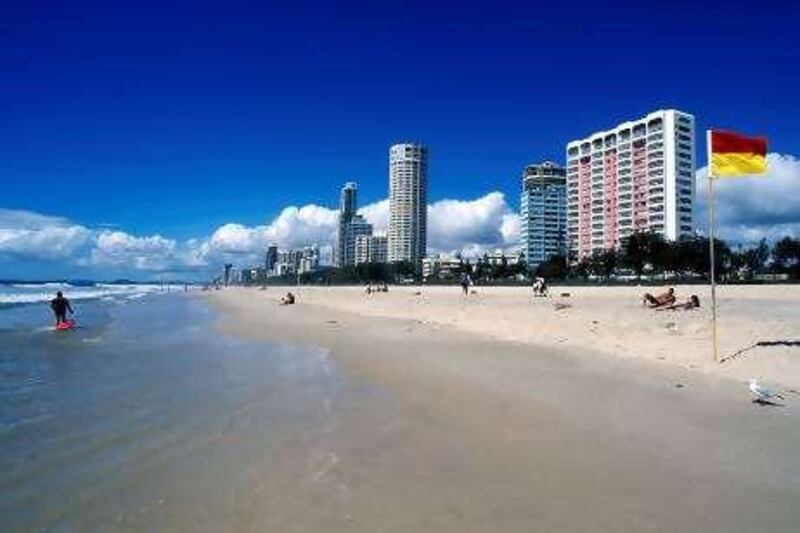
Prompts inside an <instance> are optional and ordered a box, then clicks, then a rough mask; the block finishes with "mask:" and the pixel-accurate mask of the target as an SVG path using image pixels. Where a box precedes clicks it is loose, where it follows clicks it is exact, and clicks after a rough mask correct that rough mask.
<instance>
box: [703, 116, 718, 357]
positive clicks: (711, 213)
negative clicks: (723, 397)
mask: <svg viewBox="0 0 800 533" xmlns="http://www.w3.org/2000/svg"><path fill="white" fill-rule="evenodd" d="M706 148H707V150H708V254H709V258H710V260H711V261H710V262H711V269H710V275H711V344H712V349H713V356H714V362H717V361H719V345H718V342H717V280H716V276H715V268H714V266H715V265H714V262H715V261H714V256H715V255H716V254H714V175H713V174H712V172H713V166H712V164H711V159H712V158H711V153H712V150H711V130H706Z"/></svg>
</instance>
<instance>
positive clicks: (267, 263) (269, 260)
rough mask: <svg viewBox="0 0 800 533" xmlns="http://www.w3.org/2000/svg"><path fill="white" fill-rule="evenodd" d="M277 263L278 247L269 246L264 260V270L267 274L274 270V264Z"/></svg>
mask: <svg viewBox="0 0 800 533" xmlns="http://www.w3.org/2000/svg"><path fill="white" fill-rule="evenodd" d="M277 262H278V247H277V246H275V245H270V246H268V247H267V253H266V257H265V258H264V269H265V270H266V271H267V274H269V273H270V272H272V271H274V270H275V264H276V263H277Z"/></svg>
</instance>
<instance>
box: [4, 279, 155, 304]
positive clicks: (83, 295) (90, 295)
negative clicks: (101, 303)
mask: <svg viewBox="0 0 800 533" xmlns="http://www.w3.org/2000/svg"><path fill="white" fill-rule="evenodd" d="M45 289H46V290H45ZM54 289H60V290H62V291H63V292H64V293H65V294H64V295H65V296H66V297H67V298H69V299H70V300H73V301H79V300H92V299H98V298H102V299H116V298H125V297H127V298H141V297H142V296H145V295H146V294H149V293H152V292H157V291H158V290H159V286H158V285H108V284H97V285H94V286H88V287H72V286H71V285H66V284H62V283H45V284H41V285H27V284H26V285H23V284H18V285H0V304H32V303H40V302H49V301H50V300H52V299H53V297H54V296H55V294H54V293H55V291H54Z"/></svg>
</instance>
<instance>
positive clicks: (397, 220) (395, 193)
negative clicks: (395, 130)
mask: <svg viewBox="0 0 800 533" xmlns="http://www.w3.org/2000/svg"><path fill="white" fill-rule="evenodd" d="M427 230H428V149H427V148H426V147H425V146H422V145H420V144H412V143H400V144H395V145H394V146H392V147H391V148H390V149H389V232H388V233H389V234H388V244H389V250H388V255H389V261H390V262H398V261H409V262H411V263H414V264H420V261H421V260H422V258H423V257H425V254H426V251H427Z"/></svg>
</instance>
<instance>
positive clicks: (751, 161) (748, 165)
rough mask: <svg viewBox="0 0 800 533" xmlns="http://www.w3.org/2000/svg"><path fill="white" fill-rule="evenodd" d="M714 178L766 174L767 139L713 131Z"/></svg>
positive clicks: (711, 142) (711, 175)
mask: <svg viewBox="0 0 800 533" xmlns="http://www.w3.org/2000/svg"><path fill="white" fill-rule="evenodd" d="M710 137H711V139H710V140H709V143H710V144H711V149H710V150H709V152H710V153H711V162H710V163H711V172H710V174H709V176H710V177H712V178H725V177H728V176H746V175H748V174H764V173H765V172H766V171H767V139H765V138H764V137H745V136H744V135H741V134H739V133H734V132H732V131H724V130H711V135H710Z"/></svg>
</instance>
